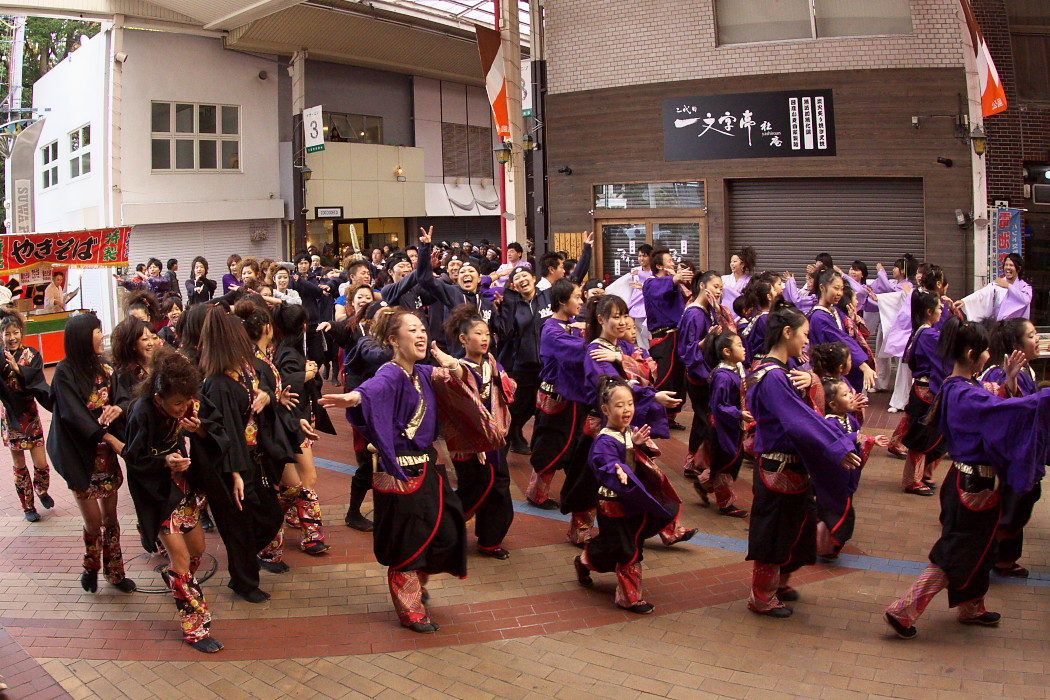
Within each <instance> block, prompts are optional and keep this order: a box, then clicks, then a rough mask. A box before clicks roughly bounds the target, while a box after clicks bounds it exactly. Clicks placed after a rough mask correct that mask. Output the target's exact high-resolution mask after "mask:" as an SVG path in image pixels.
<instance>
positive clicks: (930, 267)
mask: <svg viewBox="0 0 1050 700" xmlns="http://www.w3.org/2000/svg"><path fill="white" fill-rule="evenodd" d="M947 283H948V280H947V278H946V277H945V276H944V270H942V269H941V266H940V265H934V264H932V263H926V264H925V269H923V271H922V285H921V286H922V288H923V289H925V290H927V291H930V292H933V293H934V295H936V294H937V285H938V284H940V286H941V289H943V288H944V287H945V285H946V284H947Z"/></svg>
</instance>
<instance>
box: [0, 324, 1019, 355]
mask: <svg viewBox="0 0 1050 700" xmlns="http://www.w3.org/2000/svg"><path fill="white" fill-rule="evenodd" d="M1030 323H1031V321H1029V320H1028V319H1027V318H1008V319H1006V320H1005V321H999V322H998V323H996V324H995V325H994V327H993V328H992V331H991V348H990V349H991V353H992V359H991V362H992V364H996V365H999V364H1002V362H1003V358H1004V357H1006V356H1007V355H1010V354H1011V353H1013V352H1014V351H1015V350H1020V349H1021V346H1022V345H1023V344H1024V337H1025V334H1026V333H1027V332H1028V325H1029V324H1030ZM2 325H3V324H2V322H0V327H2Z"/></svg>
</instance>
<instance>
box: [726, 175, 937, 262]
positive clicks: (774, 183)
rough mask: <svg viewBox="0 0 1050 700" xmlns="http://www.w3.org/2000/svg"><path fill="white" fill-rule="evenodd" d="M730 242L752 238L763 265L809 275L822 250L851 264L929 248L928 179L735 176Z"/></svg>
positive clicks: (737, 244)
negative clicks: (925, 188)
mask: <svg viewBox="0 0 1050 700" xmlns="http://www.w3.org/2000/svg"><path fill="white" fill-rule="evenodd" d="M726 184H727V187H728V205H729V206H728V232H729V233H728V238H729V250H730V251H736V250H739V249H740V248H742V247H744V246H748V245H750V246H754V248H755V250H756V251H758V268H759V269H760V270H776V271H782V270H790V271H791V272H793V273H795V275H796V276H800V277H802V278H804V277H805V272H806V265H808V264H809V263H811V262H812V261H813V258H814V256H816V255H817V253H824V252H826V253H830V254H831V257H832V258H834V260H835V264H836V265H838V266H839V267H841V268H842V269H843V270H845V269H848V267H849V264H850V263H851V262H853V260H857V259H860V260H863V261H864V262H866V263H867V264H868V268H869V270H870V271H871V274H872V275H874V274H875V263H878V262H881V263H883V264H884V265H886V266H887V267H890V266H891V265H892V263H893V261H894V260H895V259H897V258H899V257H900V256H901V255H903V254H904V253H911V254H913V255H915V256H916V257H917V258H918V259H919V260H924V259H925V256H926V235H925V217H924V197H923V183H922V179H920V178H914V179H910V178H909V179H903V178H901V179H876V178H857V179H852V178H851V179H846V178H842V179H831V178H829V179H816V178H813V179H808V178H805V179H803V178H800V179H790V180H787V179H785V180H781V179H759V180H730V181H727V183H726Z"/></svg>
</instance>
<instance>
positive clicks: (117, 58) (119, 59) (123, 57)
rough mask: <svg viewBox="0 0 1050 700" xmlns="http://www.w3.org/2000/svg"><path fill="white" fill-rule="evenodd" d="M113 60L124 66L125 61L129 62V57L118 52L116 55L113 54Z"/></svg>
mask: <svg viewBox="0 0 1050 700" xmlns="http://www.w3.org/2000/svg"><path fill="white" fill-rule="evenodd" d="M113 60H114V61H116V62H117V63H120V64H123V63H124V61H126V60H128V55H127V54H126V53H124V52H123V51H117V52H116V53H115V54H113Z"/></svg>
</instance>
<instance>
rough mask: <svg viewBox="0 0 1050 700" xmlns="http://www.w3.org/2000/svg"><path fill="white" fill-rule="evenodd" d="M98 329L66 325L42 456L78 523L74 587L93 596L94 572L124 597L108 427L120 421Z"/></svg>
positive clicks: (116, 476)
mask: <svg viewBox="0 0 1050 700" xmlns="http://www.w3.org/2000/svg"><path fill="white" fill-rule="evenodd" d="M102 340H103V336H102V324H101V323H100V322H99V320H98V317H96V316H95V315H94V314H90V313H89V314H80V315H78V316H74V317H73V318H71V319H70V320H69V323H67V324H66V330H65V338H64V343H65V351H66V359H64V360H62V361H61V362H59V363H58V366H57V367H56V368H55V375H54V378H53V379H52V380H51V403H52V406H53V409H52V414H51V416H52V417H51V429H50V431H49V432H48V436H47V453H48V455H50V456H51V461H52V462H54V465H55V471H57V472H58V473H59V474H60V475H61V476H62V478H63V479H65V480H66V483H67V484H68V485H69V488H70V490H72V491H73V495H74V496H76V500H77V506H79V507H80V514H81V515H82V516H83V518H84V548H85V552H84V573H83V574H82V575H81V577H80V585H81V586H82V587H83V588H84V590H85V591H87V592H89V593H94V592H95V591H96V590H98V572H99V569H100V568H102V566H105V575H106V580H107V581H109V582H110V583H111V584H113V585H114V586H116V587H117V589H118V590H120V591H123V592H124V593H131V592H132V591H134V590H135V582H134V581H132V580H131V579H129V578H127V577H126V576H125V575H124V556H123V554H122V552H121V550H120V524H119V522H118V521H117V491H118V490H119V489H120V485H121V484H122V483H124V474H123V473H122V472H121V471H120V464H118V462H117V455H118V454H119V453H120V452H122V451H123V450H124V443H123V441H122V440H121V439H120V437H118V436H116V435H113V434H111V433H110V432H109V429H108V426H109V425H110V424H111V423H112V422H113V421H114V420H116V418H117V417H118V416H119V415H120V413H121V411H120V408H118V407H117V406H115V405H113V403H112V401H111V397H112V392H113V387H112V384H111V375H112V373H113V370H112V369H111V368H110V367H109V365H107V364H104V363H103V362H102V359H101V358H102Z"/></svg>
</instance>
